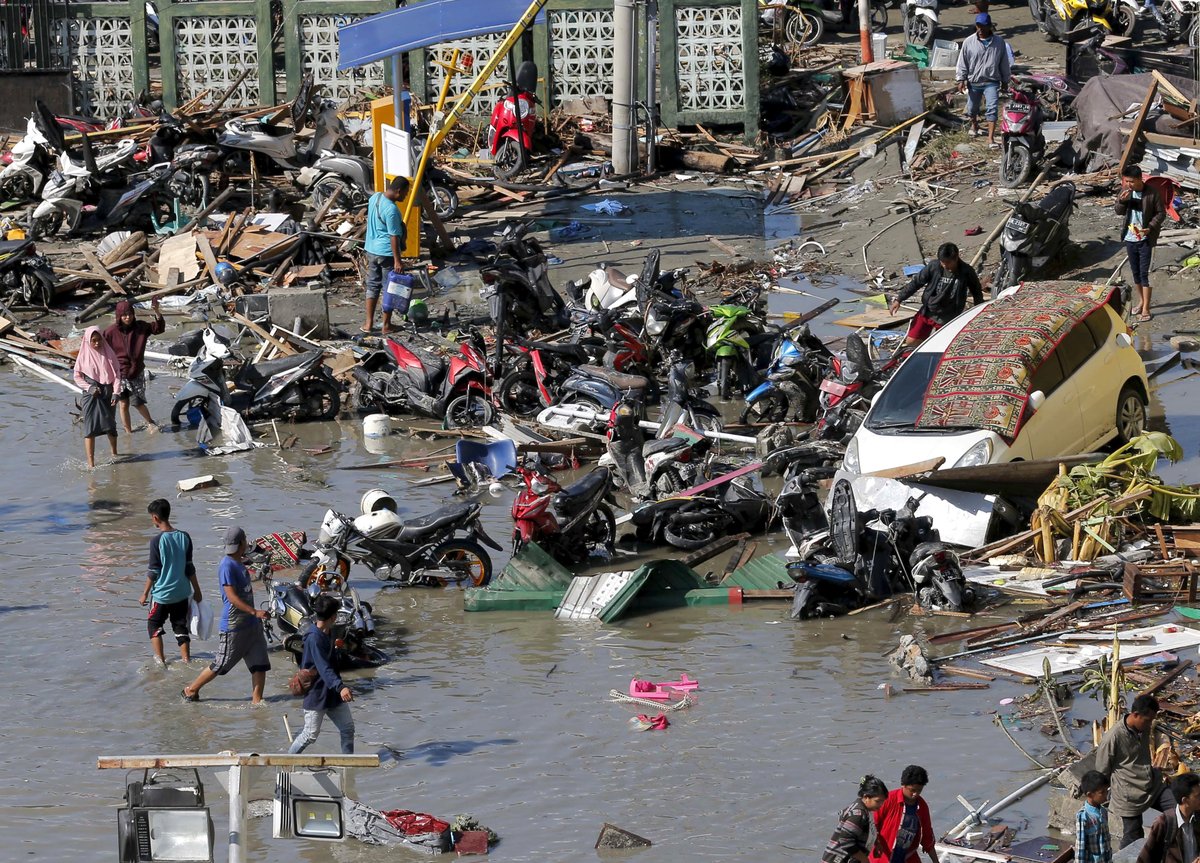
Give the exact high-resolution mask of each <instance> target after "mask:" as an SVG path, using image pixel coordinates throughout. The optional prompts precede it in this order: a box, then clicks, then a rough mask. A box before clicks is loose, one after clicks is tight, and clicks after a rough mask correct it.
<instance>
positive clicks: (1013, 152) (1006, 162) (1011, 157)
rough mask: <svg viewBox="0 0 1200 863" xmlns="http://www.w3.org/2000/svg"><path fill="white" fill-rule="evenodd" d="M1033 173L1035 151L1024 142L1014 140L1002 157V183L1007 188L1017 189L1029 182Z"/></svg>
mask: <svg viewBox="0 0 1200 863" xmlns="http://www.w3.org/2000/svg"><path fill="white" fill-rule="evenodd" d="M1031 173H1033V153H1031V152H1029V148H1028V147H1026V146H1025V145H1024V144H1020V143H1016V142H1013V143H1012V144H1010V145H1009V146H1008V147H1006V148H1005V150H1004V153H1003V155H1001V157H1000V183H1001V185H1003V186H1004V187H1005V188H1006V189H1015V188H1016V187H1017V186H1024V185H1025V184H1026V183H1028V182H1029V175H1030V174H1031Z"/></svg>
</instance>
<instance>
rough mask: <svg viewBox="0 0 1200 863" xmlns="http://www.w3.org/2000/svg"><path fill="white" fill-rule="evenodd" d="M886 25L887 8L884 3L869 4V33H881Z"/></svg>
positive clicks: (885, 28)
mask: <svg viewBox="0 0 1200 863" xmlns="http://www.w3.org/2000/svg"><path fill="white" fill-rule="evenodd" d="M887 25H888V7H887V5H886V4H884V3H872V4H871V32H872V33H883V32H884V31H886V30H887Z"/></svg>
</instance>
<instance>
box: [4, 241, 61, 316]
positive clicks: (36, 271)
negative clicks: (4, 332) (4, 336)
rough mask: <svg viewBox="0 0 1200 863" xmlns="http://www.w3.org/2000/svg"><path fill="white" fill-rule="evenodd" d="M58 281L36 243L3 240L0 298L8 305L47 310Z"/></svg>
mask: <svg viewBox="0 0 1200 863" xmlns="http://www.w3.org/2000/svg"><path fill="white" fill-rule="evenodd" d="M57 289H58V281H57V279H55V278H54V269H53V268H52V267H51V266H50V262H49V261H48V260H46V258H45V257H43V256H42V255H40V254H38V250H37V246H35V245H34V244H33V240H0V296H3V297H4V302H5V304H6V305H8V306H17V307H20V306H38V307H41V308H46V307H48V306H49V305H50V304H51V303H53V302H54V294H55V292H56V291H57Z"/></svg>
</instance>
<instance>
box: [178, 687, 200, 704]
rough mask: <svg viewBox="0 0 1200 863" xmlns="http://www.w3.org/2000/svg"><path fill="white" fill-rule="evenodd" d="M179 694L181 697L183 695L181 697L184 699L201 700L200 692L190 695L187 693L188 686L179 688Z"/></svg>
mask: <svg viewBox="0 0 1200 863" xmlns="http://www.w3.org/2000/svg"><path fill="white" fill-rule="evenodd" d="M179 696H180V697H181V698H182V699H183V700H184V701H199V700H200V696H199V694H196V695H188V694H187V688H186V687H185V688H183V689H181V690H179Z"/></svg>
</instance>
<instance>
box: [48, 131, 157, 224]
mask: <svg viewBox="0 0 1200 863" xmlns="http://www.w3.org/2000/svg"><path fill="white" fill-rule="evenodd" d="M43 132H44V129H43ZM137 151H138V147H137V144H136V143H135V142H134V141H133V139H132V138H123V139H121V140H120V141H118V142H117V145H116V147H115V148H114V149H113V150H111V151H110V152H108V153H105V154H104V155H102V156H100V158H98V159H97V158H96V157H95V154H94V153H93V151H92V147H91V142H90V141H89V140H88V138H87V136H86V135H85V136H84V139H83V158H82V159H81V160H76V159H75V158H73V156H72V153H71V151H69V150H62V151H61V153H60V154H59V157H58V165H57V168H56V170H55V171H54V172H53V173H51V175H50V179H49V180H48V181H47V182H46V185H45V186H44V187H43V188H42V200H41V203H39V204H38V205H37V207H35V208H34V210H33V212H32V213H31V214H30V217H29V233H30V235H31V237H32V238H33V239H35V240H36V239H42V238H44V237H50V236H53V235H54V234H57V233H58V232H59V231H60V230H63V229H64V228H65V229H66V231H65V232H66V233H68V234H69V233H72V232H75V231H77V230H79V229H80V228H81V226H82V227H84V228H85V229H99V228H104V227H113V226H116V225H121V224H135V223H136V224H138V226H139V227H142V226H145V225H148V223H149V222H150V218H149V216H150V215H151V212H152V210H151V207H152V206H154V205H155V204H156V203H157V202H154V201H152V199H151V196H149V195H147V194H146V193H148V192H150V191H152V190H153V191H158V190H160V189H165V180H166V179H167V177H166V176H163V175H162V174H161V173H159V172H152V173H151V174H149V175H147V176H146V179H144V180H142V181H141V182H138V183H137V184H136V185H134V186H133V187H129V186H128V185H127V182H128V181H127V179H126V175H127V171H128V169H129V168H130V166H132V165H133V164H134V161H133V160H134V156H135V155H136V154H137ZM160 171H161V169H160ZM85 206H90V207H91V208H92V209H90V210H89V213H88V218H87V220H86V223H85V222H84V208H85Z"/></svg>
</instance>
